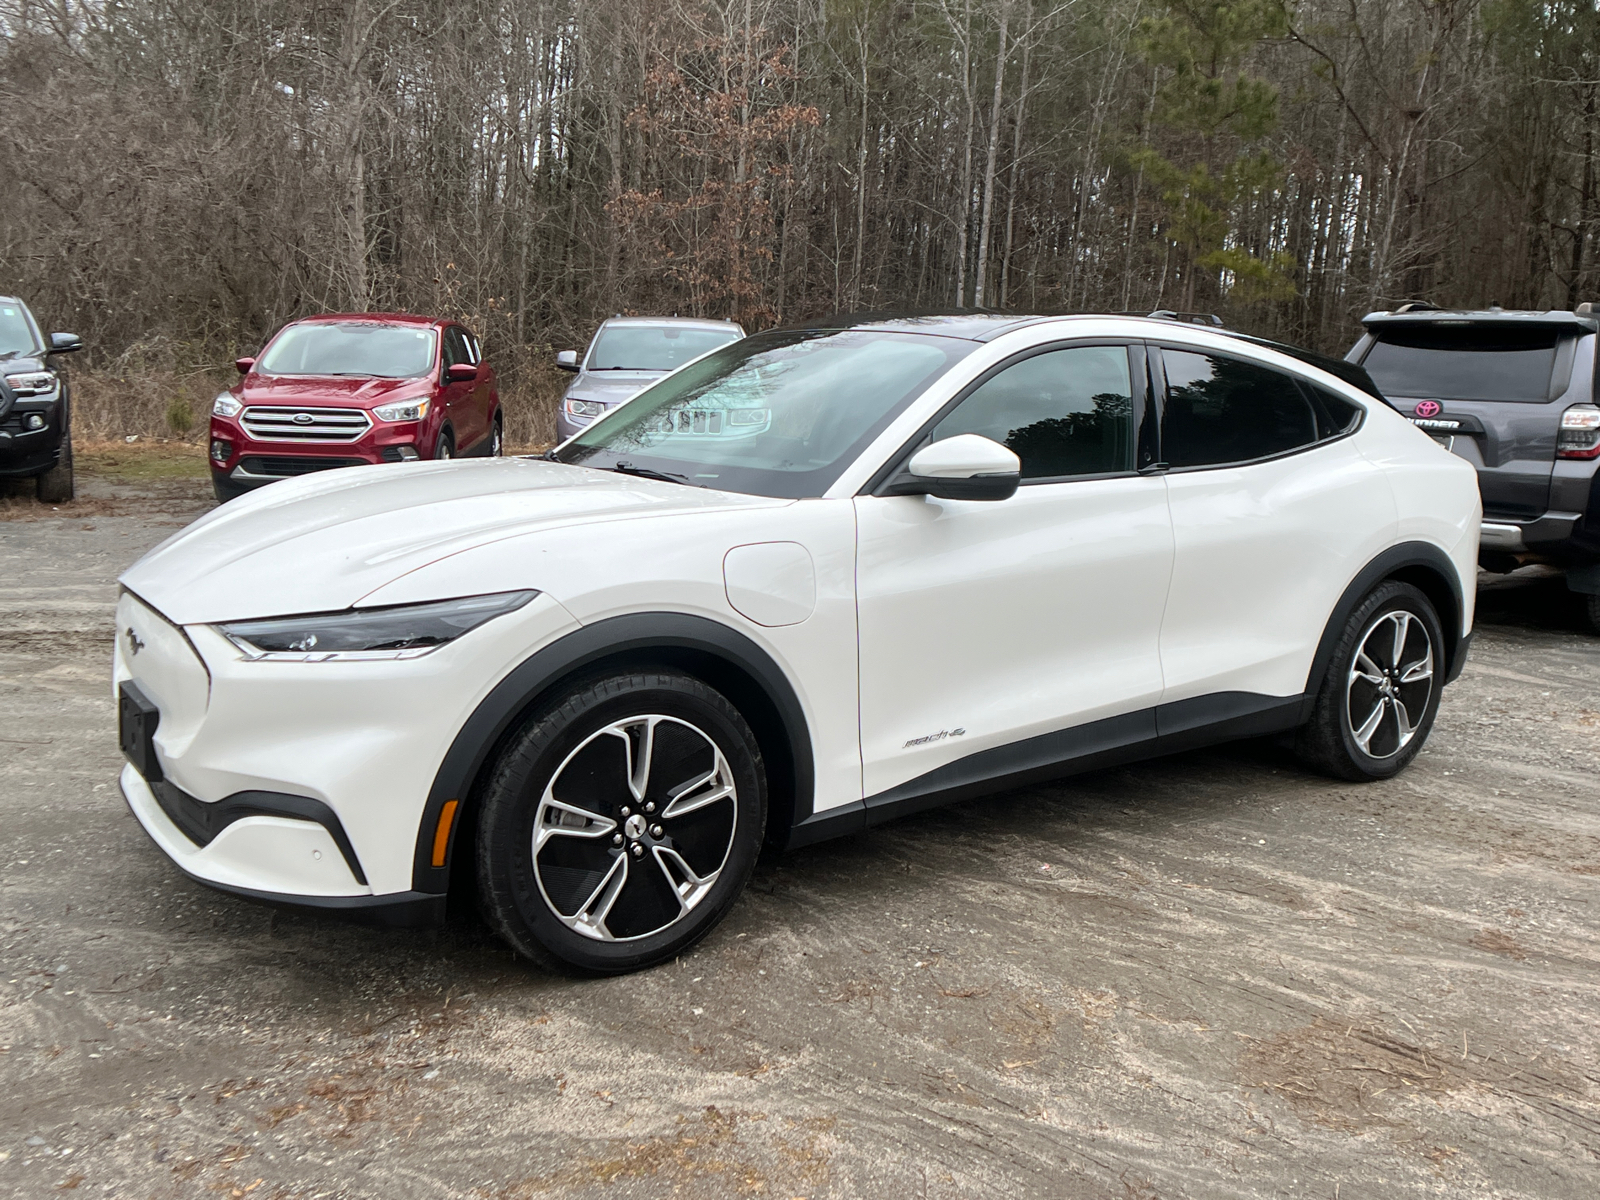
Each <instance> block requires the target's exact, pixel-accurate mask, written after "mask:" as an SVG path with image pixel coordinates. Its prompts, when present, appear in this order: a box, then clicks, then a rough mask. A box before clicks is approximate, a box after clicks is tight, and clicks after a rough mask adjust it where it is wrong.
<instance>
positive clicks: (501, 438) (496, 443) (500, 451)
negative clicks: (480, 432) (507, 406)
mask: <svg viewBox="0 0 1600 1200" xmlns="http://www.w3.org/2000/svg"><path fill="white" fill-rule="evenodd" d="M505 452H506V437H505V424H504V422H502V421H501V419H500V414H499V413H495V414H494V426H493V428H491V429H490V430H489V457H490V458H503V457H504V456H505Z"/></svg>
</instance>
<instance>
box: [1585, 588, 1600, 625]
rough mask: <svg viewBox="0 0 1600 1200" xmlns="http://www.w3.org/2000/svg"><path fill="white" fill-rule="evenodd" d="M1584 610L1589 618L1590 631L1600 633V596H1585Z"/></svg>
mask: <svg viewBox="0 0 1600 1200" xmlns="http://www.w3.org/2000/svg"><path fill="white" fill-rule="evenodd" d="M1583 611H1584V615H1585V616H1587V617H1588V618H1589V629H1590V631H1591V632H1593V633H1600V596H1584V597H1583Z"/></svg>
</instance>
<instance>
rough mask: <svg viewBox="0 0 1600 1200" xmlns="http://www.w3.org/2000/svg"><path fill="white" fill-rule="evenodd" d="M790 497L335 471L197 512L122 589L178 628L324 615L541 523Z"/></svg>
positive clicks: (574, 477)
mask: <svg viewBox="0 0 1600 1200" xmlns="http://www.w3.org/2000/svg"><path fill="white" fill-rule="evenodd" d="M790 503H793V502H792V501H789V500H774V499H770V498H767V497H763V496H745V495H738V494H735V493H732V492H717V491H712V490H710V489H707V488H696V487H688V486H685V485H683V484H676V483H665V482H661V481H657V480H651V479H639V478H636V477H634V476H628V475H617V474H614V473H612V472H610V471H600V470H594V469H591V468H587V467H573V466H567V465H566V464H563V463H552V462H545V461H542V460H537V459H526V458H499V459H477V460H474V459H462V460H458V461H455V462H440V463H418V464H407V465H405V466H395V465H383V466H373V467H346V468H343V469H341V470H338V471H323V472H318V473H317V474H315V475H308V476H302V477H300V478H298V479H291V480H286V481H284V482H282V483H275V484H273V485H272V486H271V487H268V488H263V489H261V490H259V491H256V492H252V493H250V494H249V495H247V496H244V497H242V498H240V499H238V500H234V501H231V502H230V503H228V504H226V505H224V506H222V507H221V508H218V509H216V510H214V511H212V512H210V513H208V514H207V515H206V516H204V517H202V518H200V520H198V521H196V522H195V523H194V524H193V525H190V526H189V527H188V528H187V529H185V530H183V531H182V532H181V533H178V534H175V535H174V536H172V537H170V538H168V539H167V540H166V541H165V542H162V543H161V544H160V545H159V546H157V547H156V548H155V549H154V550H152V551H150V553H148V554H146V555H145V556H144V557H143V558H141V559H140V560H139V561H138V562H137V563H135V564H134V565H133V566H132V567H130V568H129V569H128V571H127V572H126V573H125V574H124V575H123V576H122V584H123V586H124V587H126V588H128V589H129V590H130V591H132V592H134V593H135V594H136V595H138V596H139V597H140V598H141V599H143V600H144V601H145V602H146V603H148V604H150V605H152V606H153V607H154V608H156V609H157V610H159V611H160V612H161V613H163V614H165V616H166V617H167V618H168V619H169V620H171V621H173V622H175V623H177V624H179V625H192V624H197V623H205V624H209V623H212V622H217V621H234V620H243V619H246V618H250V617H271V616H285V615H289V614H294V613H308V612H333V611H338V610H340V609H345V608H349V607H352V606H354V605H357V604H359V603H360V601H361V600H362V598H363V597H365V596H367V595H368V594H370V593H371V592H373V591H374V590H376V589H377V588H380V587H382V586H383V585H384V584H386V583H390V582H392V581H393V580H395V579H398V578H399V577H400V576H402V575H405V574H408V573H409V572H411V571H415V570H417V569H418V568H419V567H423V566H426V565H427V564H429V563H432V562H437V561H438V560H439V559H442V558H446V557H448V556H450V555H452V554H458V553H460V552H461V551H463V550H467V549H471V548H473V547H475V546H481V545H484V544H485V543H488V542H495V541H500V540H503V539H507V538H513V537H520V536H523V535H526V534H529V533H535V532H538V531H539V530H541V529H555V528H561V527H566V526H572V525H587V524H600V523H604V522H609V521H619V520H628V519H638V518H646V517H656V516H667V515H675V514H681V513H686V512H695V511H706V512H711V511H725V510H728V509H733V508H761V507H781V506H784V505H787V504H790ZM530 586H535V587H537V586H538V583H537V581H533V582H532V583H531V585H530ZM446 598H447V597H444V596H441V597H439V599H446Z"/></svg>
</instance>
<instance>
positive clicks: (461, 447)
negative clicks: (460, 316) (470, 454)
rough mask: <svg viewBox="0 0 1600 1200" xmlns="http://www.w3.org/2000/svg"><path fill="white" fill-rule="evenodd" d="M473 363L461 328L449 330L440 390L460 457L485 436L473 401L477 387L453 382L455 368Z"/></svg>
mask: <svg viewBox="0 0 1600 1200" xmlns="http://www.w3.org/2000/svg"><path fill="white" fill-rule="evenodd" d="M471 361H472V356H471V354H469V353H468V351H467V340H466V338H465V337H463V336H462V331H461V327H460V326H459V325H450V326H447V327H446V328H445V331H444V354H443V355H442V356H441V363H440V367H441V370H440V377H439V386H440V389H441V392H442V395H443V398H444V412H445V420H446V421H447V422H449V425H450V429H451V432H452V433H454V434H455V439H456V453H457V454H458V455H459V454H463V453H465V452H466V451H467V450H468V449H469V448H470V447H471V446H472V445H473V443H475V442H476V441H477V440H478V438H479V437H480V436H481V435H482V433H483V430H482V429H481V428H480V426H481V424H482V422H481V421H480V420H479V419H478V414H477V406H476V405H475V404H474V403H473V401H472V393H473V390H474V389H475V388H476V386H477V385H476V384H475V383H473V382H470V381H466V382H459V383H458V382H456V381H455V380H452V379H451V378H450V368H451V367H452V366H454V365H455V364H456V363H470V362H471Z"/></svg>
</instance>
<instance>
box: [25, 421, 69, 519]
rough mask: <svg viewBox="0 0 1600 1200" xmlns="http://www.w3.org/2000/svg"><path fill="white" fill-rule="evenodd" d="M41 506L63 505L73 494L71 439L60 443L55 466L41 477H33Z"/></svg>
mask: <svg viewBox="0 0 1600 1200" xmlns="http://www.w3.org/2000/svg"><path fill="white" fill-rule="evenodd" d="M34 478H35V480H36V484H35V486H36V487H37V488H38V495H39V502H40V503H41V504H65V503H66V502H67V501H68V500H71V499H72V497H73V494H74V489H73V479H72V437H71V436H70V435H68V436H67V437H66V438H64V439H63V440H62V442H61V455H60V457H59V458H57V459H56V465H55V466H53V467H51V468H50V469H49V470H48V471H46V472H45V473H44V474H43V475H37V476H35V477H34Z"/></svg>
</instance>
